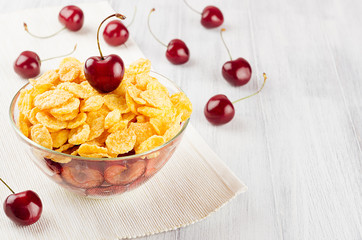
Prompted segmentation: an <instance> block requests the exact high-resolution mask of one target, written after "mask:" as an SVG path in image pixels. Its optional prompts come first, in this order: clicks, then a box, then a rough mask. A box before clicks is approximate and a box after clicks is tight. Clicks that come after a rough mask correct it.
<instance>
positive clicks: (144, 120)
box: [136, 115, 149, 123]
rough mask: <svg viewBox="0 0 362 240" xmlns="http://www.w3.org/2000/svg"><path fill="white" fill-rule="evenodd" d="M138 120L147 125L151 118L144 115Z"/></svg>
mask: <svg viewBox="0 0 362 240" xmlns="http://www.w3.org/2000/svg"><path fill="white" fill-rule="evenodd" d="M136 119H137V122H138V123H145V122H148V121H149V118H148V117H146V116H143V115H138V116H137V117H136Z"/></svg>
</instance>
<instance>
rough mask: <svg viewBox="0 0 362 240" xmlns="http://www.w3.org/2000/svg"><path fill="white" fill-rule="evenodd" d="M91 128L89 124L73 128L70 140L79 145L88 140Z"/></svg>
mask: <svg viewBox="0 0 362 240" xmlns="http://www.w3.org/2000/svg"><path fill="white" fill-rule="evenodd" d="M89 134H90V128H89V125H88V124H86V123H85V124H83V125H82V126H79V127H77V128H74V129H71V130H70V133H69V139H68V142H69V143H71V144H74V145H79V144H82V143H85V142H86V141H88V137H89Z"/></svg>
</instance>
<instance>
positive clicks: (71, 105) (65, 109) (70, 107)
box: [49, 98, 80, 115]
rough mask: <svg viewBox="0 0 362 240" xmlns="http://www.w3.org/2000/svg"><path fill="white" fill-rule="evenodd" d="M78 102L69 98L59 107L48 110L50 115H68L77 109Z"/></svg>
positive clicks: (76, 99)
mask: <svg viewBox="0 0 362 240" xmlns="http://www.w3.org/2000/svg"><path fill="white" fill-rule="evenodd" d="M79 104H80V101H79V99H78V98H71V99H69V100H68V101H67V102H65V103H63V104H62V105H60V106H59V107H56V108H52V109H50V111H49V112H50V113H51V114H58V115H61V114H68V113H71V112H73V111H74V110H76V109H78V108H79Z"/></svg>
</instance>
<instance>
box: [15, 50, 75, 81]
mask: <svg viewBox="0 0 362 240" xmlns="http://www.w3.org/2000/svg"><path fill="white" fill-rule="evenodd" d="M76 49H77V45H75V46H74V49H73V51H72V52H70V53H68V54H65V55H62V56H57V57H52V58H47V59H44V60H40V58H39V56H38V54H36V53H35V52H32V51H24V52H22V53H20V55H19V56H18V57H17V58H16V60H15V62H14V70H15V72H16V73H17V74H18V75H19V76H20V77H22V78H33V77H36V76H38V75H39V73H40V67H41V63H42V62H44V61H48V60H51V59H54V58H59V57H65V56H68V55H70V54H72V53H73V52H74V51H75V50H76Z"/></svg>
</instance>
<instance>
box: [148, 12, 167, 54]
mask: <svg viewBox="0 0 362 240" xmlns="http://www.w3.org/2000/svg"><path fill="white" fill-rule="evenodd" d="M155 10H156V9H154V8H152V9H151V11H150V13H149V14H148V20H147V24H148V29H149V30H150V33H151V35H152V36H153V38H154V39H156V41H157V42H159V43H160V44H161V45H163V46H165V47H167V45H166V44H164V43H163V42H161V41H160V39H158V38H157V37H156V36H155V34H153V32H152V30H151V26H150V16H151V13H152V12H154V11H155Z"/></svg>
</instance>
